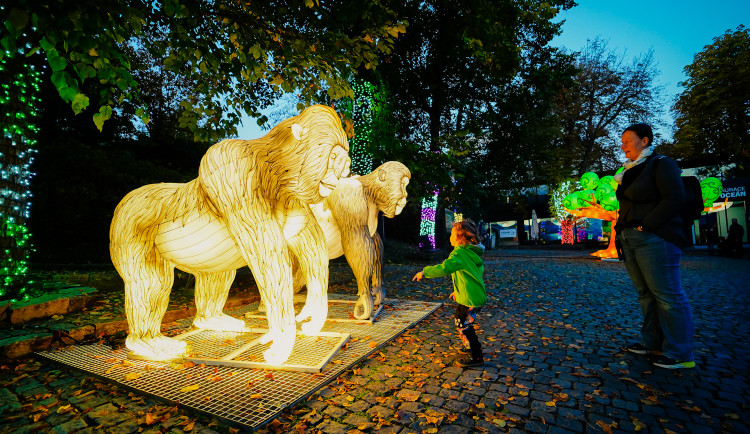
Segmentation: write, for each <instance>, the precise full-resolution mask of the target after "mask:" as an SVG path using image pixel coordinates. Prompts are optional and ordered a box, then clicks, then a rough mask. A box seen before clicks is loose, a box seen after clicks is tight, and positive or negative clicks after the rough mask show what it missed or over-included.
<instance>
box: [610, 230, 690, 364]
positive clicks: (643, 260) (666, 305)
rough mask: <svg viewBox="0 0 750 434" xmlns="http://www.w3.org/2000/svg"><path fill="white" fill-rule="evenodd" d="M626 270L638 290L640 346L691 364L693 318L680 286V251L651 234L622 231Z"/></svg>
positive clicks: (620, 234) (620, 235)
mask: <svg viewBox="0 0 750 434" xmlns="http://www.w3.org/2000/svg"><path fill="white" fill-rule="evenodd" d="M618 236H619V237H620V241H621V242H622V250H623V253H624V254H625V268H626V269H627V271H628V275H630V279H631V280H632V281H633V285H634V286H635V288H636V289H637V290H638V302H639V303H640V304H641V313H642V314H643V326H642V327H641V335H642V336H643V345H645V346H646V347H647V348H649V349H651V350H655V351H662V352H664V354H665V355H667V356H669V357H671V358H673V359H676V360H678V361H680V362H689V361H692V360H693V314H692V312H691V310H690V302H689V301H688V298H687V295H685V292H684V291H683V290H682V285H681V284H680V258H681V257H682V250H680V248H679V247H677V246H676V245H674V244H672V243H670V242H669V241H665V240H664V239H662V238H661V237H659V236H658V235H656V234H655V233H653V232H640V231H637V230H636V229H635V228H624V229H623V230H622V231H621V232H620V233H619V234H618Z"/></svg>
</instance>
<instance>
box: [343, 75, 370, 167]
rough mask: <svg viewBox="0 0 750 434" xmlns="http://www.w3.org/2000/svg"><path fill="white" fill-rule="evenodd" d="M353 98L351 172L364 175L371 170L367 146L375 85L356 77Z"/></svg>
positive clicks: (368, 143)
mask: <svg viewBox="0 0 750 434" xmlns="http://www.w3.org/2000/svg"><path fill="white" fill-rule="evenodd" d="M352 89H353V90H354V100H353V101H352V102H351V116H352V121H353V122H354V131H355V134H354V137H353V138H352V139H351V140H350V141H349V156H350V158H351V160H352V165H351V170H352V173H354V174H358V175H364V174H367V173H370V172H371V171H372V154H371V153H370V152H369V150H368V147H369V146H371V143H372V138H373V120H374V116H373V110H374V103H373V101H374V98H375V93H376V88H375V86H374V85H373V84H372V83H370V82H368V81H364V80H360V79H357V80H355V81H354V84H353V85H352Z"/></svg>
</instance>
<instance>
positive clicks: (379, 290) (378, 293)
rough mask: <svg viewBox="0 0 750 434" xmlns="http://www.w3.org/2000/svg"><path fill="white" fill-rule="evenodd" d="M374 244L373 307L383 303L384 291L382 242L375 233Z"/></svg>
mask: <svg viewBox="0 0 750 434" xmlns="http://www.w3.org/2000/svg"><path fill="white" fill-rule="evenodd" d="M372 241H373V242H374V243H375V258H374V260H373V263H372V296H373V297H374V298H375V300H374V302H375V306H380V305H381V304H382V303H383V301H385V289H383V240H382V239H381V238H380V235H379V234H378V233H377V232H375V235H373V236H372Z"/></svg>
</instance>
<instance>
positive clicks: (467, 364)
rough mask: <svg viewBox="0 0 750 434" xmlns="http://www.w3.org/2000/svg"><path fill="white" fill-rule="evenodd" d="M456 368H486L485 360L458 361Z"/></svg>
mask: <svg viewBox="0 0 750 434" xmlns="http://www.w3.org/2000/svg"><path fill="white" fill-rule="evenodd" d="M456 366H458V367H459V368H476V367H480V366H484V360H474V359H463V360H456Z"/></svg>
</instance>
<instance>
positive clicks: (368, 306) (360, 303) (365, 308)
mask: <svg viewBox="0 0 750 434" xmlns="http://www.w3.org/2000/svg"><path fill="white" fill-rule="evenodd" d="M373 307H374V306H373V302H372V295H370V294H369V293H365V294H362V295H360V296H359V300H357V303H356V304H355V305H354V318H356V319H369V318H370V317H371V316H372V310H373ZM360 309H361V310H362V312H361V313H360V312H359V311H360Z"/></svg>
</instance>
